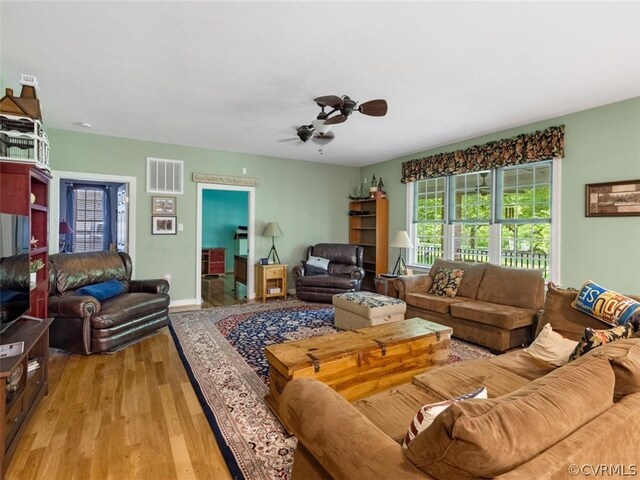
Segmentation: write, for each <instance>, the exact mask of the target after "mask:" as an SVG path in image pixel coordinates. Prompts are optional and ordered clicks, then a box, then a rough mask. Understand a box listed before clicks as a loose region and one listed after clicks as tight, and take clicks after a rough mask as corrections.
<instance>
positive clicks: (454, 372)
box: [413, 359, 530, 413]
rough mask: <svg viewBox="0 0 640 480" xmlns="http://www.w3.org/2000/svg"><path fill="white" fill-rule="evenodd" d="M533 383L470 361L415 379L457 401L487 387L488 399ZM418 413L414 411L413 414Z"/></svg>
mask: <svg viewBox="0 0 640 480" xmlns="http://www.w3.org/2000/svg"><path fill="white" fill-rule="evenodd" d="M529 382H530V380H529V379H528V378H525V377H523V376H520V375H518V374H516V373H513V372H510V371H508V370H505V369H504V368H501V367H499V366H497V365H493V364H491V363H489V362H487V361H486V360H482V359H478V360H467V361H465V362H460V363H454V364H452V365H446V366H443V367H436V368H432V369H431V370H429V371H427V372H424V373H420V374H418V375H416V376H414V377H413V384H414V385H416V386H418V387H420V388H423V389H425V390H431V391H433V392H435V393H437V394H438V395H441V396H442V397H444V398H454V397H458V396H460V395H464V394H466V393H469V392H471V391H473V390H475V389H476V388H478V387H483V386H484V387H487V390H489V398H493V397H498V396H500V395H504V394H506V393H510V392H513V391H514V390H517V389H518V388H520V387H522V386H523V385H526V384H527V383H529ZM414 413H415V412H414Z"/></svg>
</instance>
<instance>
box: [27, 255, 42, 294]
mask: <svg viewBox="0 0 640 480" xmlns="http://www.w3.org/2000/svg"><path fill="white" fill-rule="evenodd" d="M42 268H44V262H43V261H42V260H41V259H39V258H36V259H35V260H31V261H30V262H29V283H30V284H31V288H35V286H36V277H37V276H38V270H41V269H42Z"/></svg>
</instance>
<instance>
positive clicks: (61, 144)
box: [48, 128, 359, 301]
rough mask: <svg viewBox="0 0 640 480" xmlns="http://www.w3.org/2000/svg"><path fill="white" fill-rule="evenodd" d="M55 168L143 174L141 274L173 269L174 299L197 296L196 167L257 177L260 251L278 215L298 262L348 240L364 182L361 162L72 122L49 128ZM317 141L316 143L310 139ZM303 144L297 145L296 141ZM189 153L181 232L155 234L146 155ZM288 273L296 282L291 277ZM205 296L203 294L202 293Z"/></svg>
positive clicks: (138, 214)
mask: <svg viewBox="0 0 640 480" xmlns="http://www.w3.org/2000/svg"><path fill="white" fill-rule="evenodd" d="M48 134H49V141H50V143H51V156H50V159H51V168H52V170H63V171H74V172H92V173H101V174H111V175H126V176H134V177H136V178H137V192H136V211H135V212H131V215H132V216H133V218H135V222H136V231H137V233H136V260H135V261H136V267H135V268H136V278H162V277H163V276H164V275H165V274H167V273H168V274H170V275H171V298H172V300H173V301H180V300H185V301H186V300H191V299H195V292H196V265H195V258H196V252H195V250H196V200H197V187H196V185H197V184H196V183H194V182H193V181H192V180H191V178H192V174H193V173H209V174H221V175H235V176H242V168H243V167H245V168H247V177H253V178H257V179H258V181H259V182H260V186H259V187H257V188H256V224H255V225H256V233H257V236H256V246H255V254H256V258H260V257H264V256H266V255H267V253H268V252H269V248H270V247H271V238H267V237H262V236H260V232H262V229H263V228H264V226H265V225H266V224H267V223H268V222H278V225H280V229H281V230H282V233H283V236H282V237H280V238H278V239H277V246H278V254H279V255H280V260H281V261H282V262H283V263H286V264H288V271H289V274H290V272H291V268H292V267H293V266H294V265H297V264H298V263H299V262H300V260H301V259H302V258H303V256H304V253H305V251H306V248H307V246H309V245H312V244H315V243H319V242H347V241H348V240H349V235H348V233H349V232H348V223H347V219H348V214H347V212H348V204H347V195H348V194H349V193H351V192H352V191H353V190H354V189H355V187H356V185H357V184H358V178H359V168H356V167H340V166H336V165H329V164H324V163H315V162H304V161H297V160H288V159H282V158H274V157H266V156H258V155H249V154H243V153H232V152H223V151H217V150H209V149H203V148H195V147H186V146H180V145H169V144H163V143H156V142H146V141H141V140H132V139H126V138H117V137H108V136H102V135H95V134H89V133H82V132H71V131H67V130H58V129H53V128H50V129H48ZM310 147H311V146H310ZM296 148H297V147H296ZM147 157H157V158H167V159H173V160H183V161H184V162H185V164H184V178H185V181H184V194H183V195H177V199H178V201H177V217H178V223H182V224H183V225H184V230H183V231H181V232H178V233H177V235H151V196H152V194H150V193H146V171H145V169H146V158H147ZM292 280H293V279H292V278H291V276H290V277H289V281H290V284H291V285H293V283H292ZM196 301H199V299H196Z"/></svg>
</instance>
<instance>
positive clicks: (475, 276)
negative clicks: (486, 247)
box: [395, 259, 544, 352]
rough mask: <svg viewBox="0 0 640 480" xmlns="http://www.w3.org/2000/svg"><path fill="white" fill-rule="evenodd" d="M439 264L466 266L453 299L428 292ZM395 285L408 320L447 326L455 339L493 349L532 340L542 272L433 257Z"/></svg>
mask: <svg viewBox="0 0 640 480" xmlns="http://www.w3.org/2000/svg"><path fill="white" fill-rule="evenodd" d="M438 267H443V268H451V269H455V268H459V269H462V270H464V275H463V276H462V281H461V282H460V287H459V288H458V293H457V295H456V296H455V297H446V296H438V295H432V294H430V293H429V289H430V288H431V285H432V284H433V279H434V277H435V275H436V270H437V268H438ZM395 287H396V289H397V290H398V294H399V297H400V299H401V300H404V301H405V302H406V303H407V313H406V315H405V316H406V318H411V317H420V318H424V319H426V320H432V321H434V322H437V323H440V324H442V325H446V326H448V327H451V328H453V335H454V336H455V337H458V338H461V339H463V340H467V341H469V342H473V343H477V344H478V345H483V346H485V347H487V348H489V349H491V350H492V351H494V352H504V351H507V350H509V349H511V348H514V347H519V346H520V345H523V344H528V343H530V342H531V340H532V339H533V333H534V332H533V330H534V327H533V326H532V325H534V324H535V320H536V315H537V313H538V311H539V310H540V309H541V308H542V305H543V302H544V278H543V276H542V271H540V270H530V269H524V268H507V267H500V266H498V265H492V264H488V263H469V262H457V261H451V260H442V259H437V260H436V261H435V262H434V264H433V266H432V267H431V269H430V270H429V273H428V274H421V275H410V276H402V277H398V278H397V279H396V281H395Z"/></svg>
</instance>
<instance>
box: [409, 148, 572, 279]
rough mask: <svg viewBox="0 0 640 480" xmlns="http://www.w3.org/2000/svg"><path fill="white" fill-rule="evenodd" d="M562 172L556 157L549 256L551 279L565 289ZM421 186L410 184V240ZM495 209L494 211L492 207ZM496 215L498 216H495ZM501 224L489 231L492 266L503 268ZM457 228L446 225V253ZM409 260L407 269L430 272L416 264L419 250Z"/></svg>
mask: <svg viewBox="0 0 640 480" xmlns="http://www.w3.org/2000/svg"><path fill="white" fill-rule="evenodd" d="M491 172H492V173H491V174H492V175H493V176H494V178H493V181H492V182H491V185H492V193H493V194H494V195H495V189H496V188H497V186H496V181H495V169H492V170H491ZM561 174H562V168H561V163H560V158H557V157H554V158H553V159H552V161H551V254H550V256H549V262H550V267H549V274H550V275H549V278H550V280H551V281H552V282H553V283H555V284H558V285H561V284H562V282H561V274H560V273H561V268H560V265H561V262H560V248H561V224H562V221H561V212H562V208H561V199H562V195H561V193H562V175H561ZM416 183H417V182H409V183H408V184H406V187H407V188H406V197H405V198H406V208H407V212H406V230H407V232H408V233H409V237H410V238H411V239H412V241H413V239H414V238H415V231H416V224H415V223H413V207H414V198H415V186H416ZM445 189H446V193H445V195H446V197H447V198H448V196H449V182H448V181H447V182H446V187H445ZM448 203H449V202H445V218H447V212H446V209H447V208H448ZM492 208H493V207H492ZM492 213H494V212H492ZM500 225H501V224H500V223H497V222H494V223H493V224H491V227H490V230H489V245H490V248H489V261H490V263H493V264H496V265H499V264H500ZM452 237H453V225H452V224H450V223H445V224H444V230H443V242H444V245H445V252H450V251H451V245H450V243H451V242H452V240H453V238H452ZM407 258H408V259H409V262H408V264H407V266H408V267H409V268H412V269H415V270H424V271H429V269H430V267H429V266H428V265H418V264H416V249H415V248H411V249H408V252H407Z"/></svg>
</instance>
